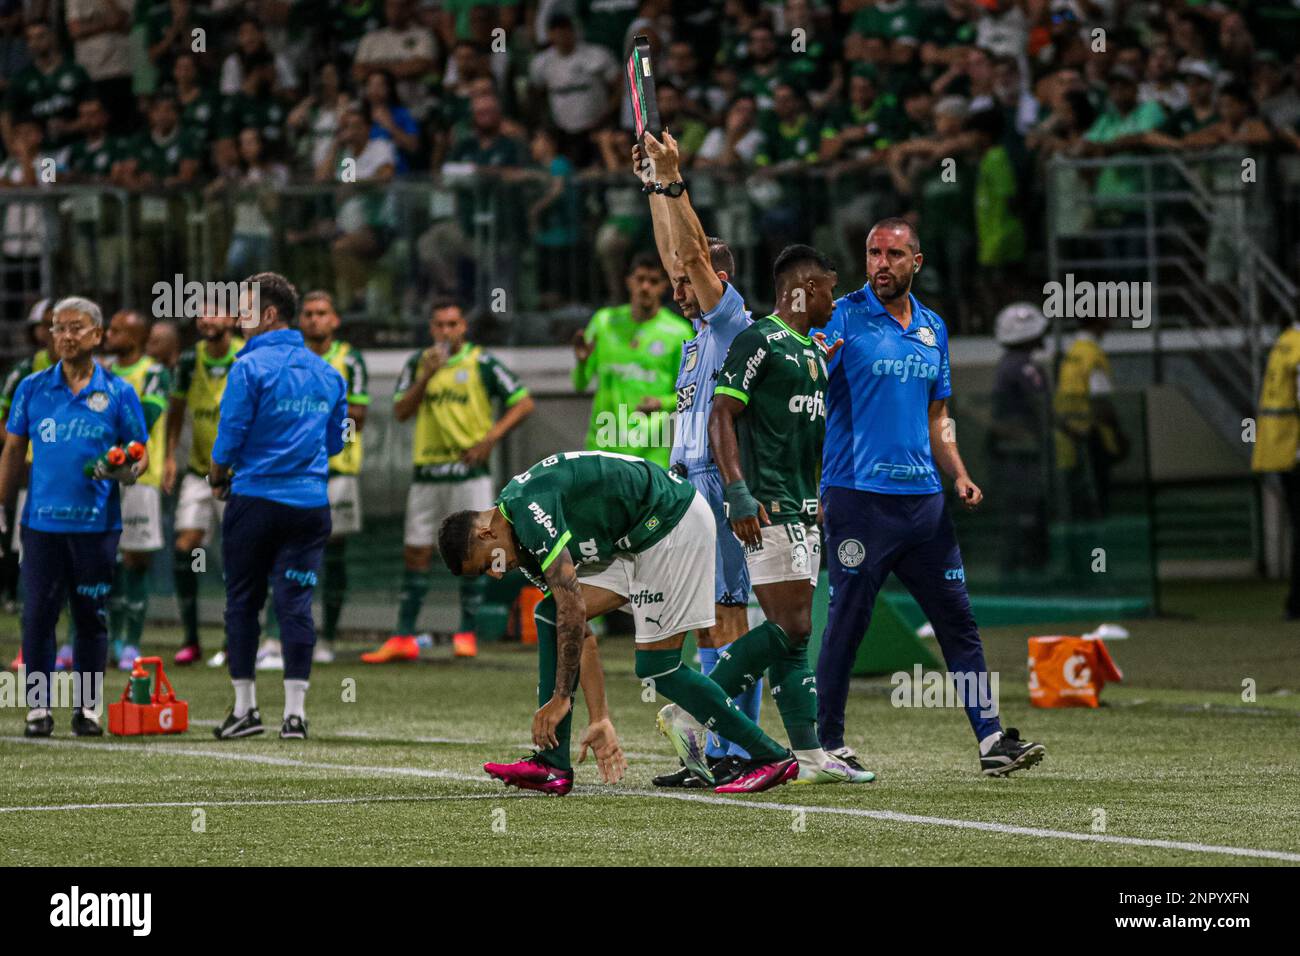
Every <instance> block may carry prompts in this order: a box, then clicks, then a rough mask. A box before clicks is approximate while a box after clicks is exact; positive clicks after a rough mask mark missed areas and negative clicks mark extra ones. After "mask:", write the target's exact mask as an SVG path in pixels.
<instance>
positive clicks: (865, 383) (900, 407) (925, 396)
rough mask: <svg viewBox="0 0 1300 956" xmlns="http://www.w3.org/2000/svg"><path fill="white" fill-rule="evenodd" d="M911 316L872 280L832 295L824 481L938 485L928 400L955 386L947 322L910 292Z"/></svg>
mask: <svg viewBox="0 0 1300 956" xmlns="http://www.w3.org/2000/svg"><path fill="white" fill-rule="evenodd" d="M908 298H909V299H910V300H911V303H912V323H911V325H909V326H908V327H907V331H903V327H902V326H901V325H899V324H898V322H897V321H895V319H894V317H893V316H892V315H890V314H889V313H888V312H887V311H885V307H884V305H883V304H881V302H880V300H879V299H878V298H876V294H875V293H874V292H873V291H872V290H871V286H870V284H868V285H865V286H863V287H862V288H861V289H858V290H857V291H856V292H850V293H849V294H848V295H846V296H844V297H842V298H840V299H837V300H836V301H835V311H834V313H833V314H832V315H831V320H830V322H829V323H827V325H826V328H825V330H824V331H825V333H826V341H827V342H828V343H830V342H834V341H835V340H836V339H843V340H844V345H843V346H842V347H841V348H840V349H839V350H838V351H837V352H836V353H835V355H834V356H833V357H832V358H831V362H830V386H829V390H828V391H827V394H826V444H825V446H824V447H825V451H824V452H823V453H822V483H821V489H822V493H823V494H824V493H825V491H826V489H827V488H831V487H834V488H852V489H856V490H858V491H872V492H876V493H879V494H885V495H926V494H933V493H935V492H937V491H942V490H943V485H942V484H941V483H940V480H939V474H938V472H937V471H936V470H935V467H934V460H933V458H932V457H931V455H930V415H929V405H930V402H932V401H938V400H939V399H944V398H947V397H948V396H949V395H951V394H952V384H951V378H950V371H949V363H948V329H947V327H946V326H945V325H944V324H943V320H942V319H941V318H939V316H938V315H936V314H935V313H934V312H931V311H930V310H929V309H927V308H926V307H925V306H923V305H922V304H921V303H920V302H918V301H917V300H916V297H915V296H912V295H910V294H909V296H908Z"/></svg>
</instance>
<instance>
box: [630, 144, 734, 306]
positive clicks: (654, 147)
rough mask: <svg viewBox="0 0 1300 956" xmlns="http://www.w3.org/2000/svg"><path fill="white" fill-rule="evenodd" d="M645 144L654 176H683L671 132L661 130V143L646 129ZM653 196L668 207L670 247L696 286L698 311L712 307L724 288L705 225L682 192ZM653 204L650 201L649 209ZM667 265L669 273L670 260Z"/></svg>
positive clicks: (672, 179) (670, 178)
mask: <svg viewBox="0 0 1300 956" xmlns="http://www.w3.org/2000/svg"><path fill="white" fill-rule="evenodd" d="M645 148H646V152H647V153H648V155H649V156H650V159H651V160H652V161H653V162H654V164H655V177H656V178H657V179H658V180H659V181H660V182H664V183H671V182H676V181H678V180H679V179H681V178H682V174H681V169H680V167H679V165H678V163H679V154H678V151H677V141H676V140H675V139H673V137H672V134H671V133H669V132H667V131H665V132H664V141H663V142H662V143H661V142H659V141H658V140H657V139H655V138H654V137H653V136H652V135H650V134H649V133H646V145H645ZM653 199H655V200H658V201H659V202H661V203H663V204H664V209H665V210H666V211H667V219H668V225H669V227H670V230H671V232H670V235H671V236H672V240H673V248H672V250H671V251H672V252H674V253H676V255H677V258H678V259H679V260H680V262H681V266H682V269H683V270H685V272H686V277H687V278H688V279H690V280H691V286H692V288H694V289H695V299H696V301H697V302H699V304H700V311H701V312H711V311H713V309H714V307H715V306H716V305H717V304H718V303H719V302H721V301H722V293H723V292H724V291H725V290H724V289H723V286H722V280H721V279H719V278H718V274H717V272H715V271H714V269H713V262H712V260H711V259H710V258H709V239H708V236H707V235H706V234H705V232H704V227H703V226H701V225H700V217H699V216H698V215H696V213H695V209H694V207H693V206H691V197H690V195H689V194H687V193H685V192H683V193H682V194H681V195H680V196H678V197H677V198H676V199H669V198H668V197H666V196H655V197H653ZM653 208H654V207H653V203H652V205H651V209H652V210H653ZM652 215H653V212H652ZM661 254H662V253H661ZM669 269H670V271H669V274H670V275H671V274H672V272H671V264H670V266H669Z"/></svg>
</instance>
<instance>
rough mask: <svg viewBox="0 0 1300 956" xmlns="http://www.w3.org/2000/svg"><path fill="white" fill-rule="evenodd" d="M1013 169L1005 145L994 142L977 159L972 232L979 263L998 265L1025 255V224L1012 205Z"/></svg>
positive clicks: (1014, 181)
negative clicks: (978, 161) (991, 146)
mask: <svg viewBox="0 0 1300 956" xmlns="http://www.w3.org/2000/svg"><path fill="white" fill-rule="evenodd" d="M1016 192H1017V185H1016V171H1015V169H1014V168H1013V167H1012V165H1011V157H1010V156H1008V155H1007V151H1006V148H1005V147H1003V146H994V147H993V148H992V149H990V150H989V151H988V152H986V153H985V154H984V156H983V158H982V159H980V163H979V171H978V173H977V174H976V179H975V234H976V240H977V248H978V253H977V258H978V261H979V264H980V265H982V266H1001V265H1008V264H1010V263H1013V262H1021V261H1022V260H1023V259H1024V258H1025V227H1024V224H1023V223H1022V222H1021V221H1020V217H1019V216H1017V215H1016V213H1015V211H1014V209H1013V203H1014V201H1015V198H1016Z"/></svg>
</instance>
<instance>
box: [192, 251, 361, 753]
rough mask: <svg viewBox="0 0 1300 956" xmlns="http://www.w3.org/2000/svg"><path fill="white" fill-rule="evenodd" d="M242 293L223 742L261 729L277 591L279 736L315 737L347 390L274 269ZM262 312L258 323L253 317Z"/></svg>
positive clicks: (222, 476) (217, 482)
mask: <svg viewBox="0 0 1300 956" xmlns="http://www.w3.org/2000/svg"><path fill="white" fill-rule="evenodd" d="M241 287H242V288H243V289H245V290H248V291H241V293H240V297H241V302H240V309H241V312H242V311H244V310H249V311H248V313H247V314H248V317H247V318H246V319H242V320H241V322H242V324H243V327H244V328H245V329H247V331H248V344H247V345H245V346H244V347H243V349H241V350H240V352H239V355H238V356H237V357H236V361H235V364H234V365H233V366H232V367H231V369H230V376H229V379H230V380H229V381H228V382H227V383H226V392H225V395H224V396H222V402H221V418H220V420H219V421H218V423H217V440H216V443H215V444H214V445H213V446H212V467H211V468H210V469H209V471H208V484H210V485H211V486H212V493H213V494H214V495H216V496H218V497H228V498H229V500H228V503H227V505H226V513H225V516H224V518H223V519H222V522H221V557H222V564H223V565H224V566H225V572H226V574H225V577H226V639H227V641H228V644H229V662H230V681H231V684H232V685H234V690H235V703H234V706H233V707H232V708H231V710H230V713H229V715H227V717H226V719H225V720H224V721H222V723H221V726H219V727H217V728H216V729H215V730H214V731H213V734H214V735H215V736H216V738H217V739H218V740H231V739H234V738H239V737H251V736H253V735H255V734H260V733H262V731H263V727H262V716H261V713H260V712H259V710H258V708H257V691H256V688H255V686H254V683H253V667H254V663H255V658H256V655H257V638H258V630H259V627H258V615H259V614H260V613H261V611H262V605H263V604H264V603H265V602H266V592H267V586H268V582H269V585H270V588H271V590H272V595H273V600H274V601H275V613H276V617H277V618H278V619H279V621H280V642H281V644H282V645H283V648H284V650H283V653H284V721H283V723H282V724H281V725H280V737H281V739H290V740H303V739H305V738H306V737H307V715H306V701H307V685H308V679H309V678H310V676H311V662H312V660H311V659H312V647H313V646H314V645H315V643H316V628H315V625H314V624H313V623H312V617H311V599H312V592H313V590H314V589H315V587H316V576H317V572H318V571H319V569H320V563H321V557H322V555H323V554H324V551H325V542H326V541H328V540H329V536H330V509H329V497H328V494H327V491H326V489H327V486H328V480H329V463H328V462H329V458H330V456H332V455H337V454H338V453H339V452H341V451H342V450H343V432H344V420H345V419H346V417H347V410H348V405H347V390H346V388H345V387H344V384H343V380H342V379H341V378H340V377H339V374H338V372H336V371H335V370H334V369H332V368H331V367H330V366H328V365H326V364H325V363H324V362H322V361H321V360H320V358H318V357H317V356H315V355H313V354H312V353H311V352H310V351H309V350H308V349H307V346H306V345H305V344H304V343H303V339H302V333H300V332H299V331H298V330H297V329H296V328H293V325H294V324H295V322H296V319H297V312H298V291H297V290H296V289H295V288H294V287H293V285H292V284H291V283H290V282H289V281H288V280H287V279H285V278H284V276H281V275H277V274H276V273H273V272H262V273H258V274H257V275H254V276H251V277H250V278H248V279H247V280H245V282H244V283H242V284H241ZM254 304H257V305H258V306H259V307H260V314H259V313H258V312H256V311H252V310H253V306H254Z"/></svg>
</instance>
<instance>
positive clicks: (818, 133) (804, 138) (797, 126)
mask: <svg viewBox="0 0 1300 956" xmlns="http://www.w3.org/2000/svg"><path fill="white" fill-rule="evenodd" d="M759 130H760V131H761V133H762V135H763V139H762V143H761V144H760V145H759V147H758V154H757V155H756V156H755V157H754V165H756V166H775V165H780V164H781V163H784V162H789V161H790V160H800V161H802V162H808V163H814V162H816V161H817V160H818V159H819V158H820V155H821V153H820V151H821V143H822V135H823V130H822V128H821V124H819V123H818V122H817V121H816V120H815V119H813V117H811V116H807V115H805V116H801V117H799V119H797V120H795V121H794V122H793V123H782V122H780V121H779V120H777V118H776V117H775V116H768V117H767V118H766V119H765V120H763V121H762V122H760V124H759Z"/></svg>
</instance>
